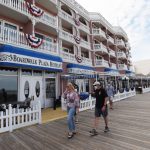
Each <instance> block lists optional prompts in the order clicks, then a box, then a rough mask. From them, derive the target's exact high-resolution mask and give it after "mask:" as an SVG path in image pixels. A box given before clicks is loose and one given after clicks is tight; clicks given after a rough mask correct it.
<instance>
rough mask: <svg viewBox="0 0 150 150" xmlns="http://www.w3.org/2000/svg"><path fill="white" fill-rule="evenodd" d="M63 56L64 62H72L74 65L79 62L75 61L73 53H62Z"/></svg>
mask: <svg viewBox="0 0 150 150" xmlns="http://www.w3.org/2000/svg"><path fill="white" fill-rule="evenodd" d="M61 56H62V58H63V61H64V62H72V63H76V62H77V61H76V59H75V55H74V54H72V53H67V52H64V51H62V52H61Z"/></svg>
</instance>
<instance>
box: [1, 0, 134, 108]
mask: <svg viewBox="0 0 150 150" xmlns="http://www.w3.org/2000/svg"><path fill="white" fill-rule="evenodd" d="M130 50H131V48H130V44H129V42H128V37H127V34H126V33H125V32H124V30H123V29H122V28H121V27H114V26H112V25H111V24H110V23H109V22H108V21H107V20H106V19H105V18H104V17H103V16H101V15H100V14H99V13H89V12H88V11H86V10H85V9H84V8H83V7H82V6H81V5H79V4H78V3H77V2H76V1H74V0H44V1H42V0H41V1H39V0H0V103H5V102H12V101H24V100H25V99H26V98H28V97H31V98H32V99H34V100H35V101H37V100H40V102H41V106H42V108H46V107H52V105H53V100H54V99H55V98H58V97H59V96H60V95H61V94H62V92H63V91H64V89H65V86H66V83H67V82H68V81H73V82H74V83H75V84H77V85H78V87H79V92H90V91H91V87H92V83H93V82H94V81H95V79H96V78H98V77H99V74H102V73H103V74H109V75H112V76H113V75H115V76H121V75H126V76H128V75H130V74H132V73H133V69H132V62H131V53H130ZM4 91H5V92H6V93H7V98H6V97H5V96H4V95H5V94H4Z"/></svg>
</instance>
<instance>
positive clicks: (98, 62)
mask: <svg viewBox="0 0 150 150" xmlns="http://www.w3.org/2000/svg"><path fill="white" fill-rule="evenodd" d="M95 67H107V68H109V64H108V61H106V60H104V59H97V60H95Z"/></svg>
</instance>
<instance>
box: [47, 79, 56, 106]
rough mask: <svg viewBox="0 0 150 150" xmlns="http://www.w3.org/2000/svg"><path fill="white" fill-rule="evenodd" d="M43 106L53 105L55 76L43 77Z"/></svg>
mask: <svg viewBox="0 0 150 150" xmlns="http://www.w3.org/2000/svg"><path fill="white" fill-rule="evenodd" d="M45 95H46V96H45V97H46V100H45V107H53V105H54V100H55V98H56V81H55V78H46V79H45Z"/></svg>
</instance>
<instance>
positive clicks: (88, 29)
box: [79, 23, 90, 34]
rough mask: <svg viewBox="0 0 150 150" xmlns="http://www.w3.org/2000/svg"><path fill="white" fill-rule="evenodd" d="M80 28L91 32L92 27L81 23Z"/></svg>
mask: <svg viewBox="0 0 150 150" xmlns="http://www.w3.org/2000/svg"><path fill="white" fill-rule="evenodd" d="M79 28H80V29H81V30H83V31H85V32H86V33H88V34H90V28H89V27H88V26H86V25H84V24H83V23H80V26H79Z"/></svg>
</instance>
